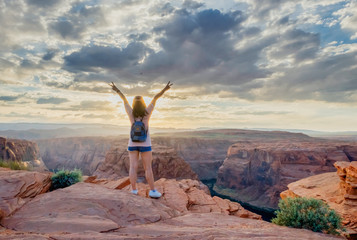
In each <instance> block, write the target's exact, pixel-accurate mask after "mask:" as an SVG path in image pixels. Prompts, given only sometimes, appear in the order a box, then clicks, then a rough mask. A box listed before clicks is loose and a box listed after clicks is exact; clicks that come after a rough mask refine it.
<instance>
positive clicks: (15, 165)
mask: <svg viewBox="0 0 357 240" xmlns="http://www.w3.org/2000/svg"><path fill="white" fill-rule="evenodd" d="M0 167H4V168H10V169H12V170H30V168H29V166H27V165H26V164H25V163H23V162H17V161H4V160H2V159H0Z"/></svg>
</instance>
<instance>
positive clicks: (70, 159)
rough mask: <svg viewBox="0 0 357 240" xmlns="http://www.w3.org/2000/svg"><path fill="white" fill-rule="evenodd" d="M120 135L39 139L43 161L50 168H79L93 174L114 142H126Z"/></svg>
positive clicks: (84, 172) (85, 173) (86, 173)
mask: <svg viewBox="0 0 357 240" xmlns="http://www.w3.org/2000/svg"><path fill="white" fill-rule="evenodd" d="M125 143H127V139H124V138H120V137H73V138H54V139H45V140H37V144H38V146H39V148H40V154H41V157H42V160H43V162H44V163H45V165H46V166H47V167H48V169H50V170H58V169H62V168H65V169H74V168H79V169H81V170H82V172H83V174H84V175H91V174H92V173H94V172H95V170H96V169H97V168H98V166H99V164H100V163H102V162H103V161H104V160H105V156H106V154H107V152H108V151H109V149H110V148H111V146H112V145H113V144H125Z"/></svg>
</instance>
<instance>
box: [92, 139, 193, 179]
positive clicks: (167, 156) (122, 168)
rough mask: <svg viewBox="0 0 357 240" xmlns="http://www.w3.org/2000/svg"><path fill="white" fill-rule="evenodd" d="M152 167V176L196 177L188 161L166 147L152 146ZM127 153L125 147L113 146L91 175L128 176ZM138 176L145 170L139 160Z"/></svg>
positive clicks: (113, 177) (100, 176)
mask: <svg viewBox="0 0 357 240" xmlns="http://www.w3.org/2000/svg"><path fill="white" fill-rule="evenodd" d="M153 148H154V151H153V163H152V169H153V173H154V177H155V178H156V179H159V178H178V179H180V178H181V179H182V178H190V179H197V174H196V173H194V172H193V171H192V169H191V167H190V165H189V164H188V163H186V162H185V160H184V159H182V158H181V157H179V156H178V155H177V152H176V151H175V150H174V149H172V148H168V147H163V146H157V145H156V146H154V147H153ZM129 166H130V164H129V154H128V152H127V150H126V147H123V146H119V147H118V146H116V147H113V148H112V149H111V150H110V151H109V152H108V153H107V155H106V157H105V161H104V162H103V163H102V164H101V165H100V166H99V167H98V169H97V170H96V171H95V173H94V174H93V175H96V176H98V177H99V178H107V179H117V178H120V177H125V176H128V173H129ZM138 176H139V177H140V176H141V177H144V176H145V171H144V168H143V165H142V162H141V160H140V161H139V168H138Z"/></svg>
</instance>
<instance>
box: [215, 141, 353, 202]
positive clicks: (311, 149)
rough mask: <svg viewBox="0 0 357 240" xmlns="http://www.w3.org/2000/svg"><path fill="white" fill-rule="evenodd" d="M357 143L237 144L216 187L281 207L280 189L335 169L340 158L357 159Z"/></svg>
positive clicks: (246, 199) (345, 159)
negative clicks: (279, 202) (279, 204)
mask: <svg viewBox="0 0 357 240" xmlns="http://www.w3.org/2000/svg"><path fill="white" fill-rule="evenodd" d="M356 151H357V144H348V145H346V144H338V143H333V142H328V141H325V142H324V141H320V142H319V141H317V142H299V141H296V142H294V143H291V142H287V141H283V142H282V141H278V142H260V143H256V142H242V143H236V144H233V145H232V146H231V147H230V148H229V150H228V154H227V158H226V159H225V160H224V163H223V165H222V166H221V167H220V169H219V172H218V178H217V182H216V185H215V187H214V190H215V191H216V192H218V193H220V194H222V195H226V196H230V197H232V198H234V199H237V200H240V201H243V202H247V203H250V204H252V205H254V206H258V207H262V208H273V209H274V208H277V204H278V201H279V194H280V192H282V191H284V190H286V189H287V185H288V184H289V183H292V182H294V181H297V180H299V179H302V178H305V177H309V176H312V175H316V174H319V173H324V172H331V171H335V168H334V166H333V163H335V162H336V161H345V162H350V160H355V159H356V157H357V156H356Z"/></svg>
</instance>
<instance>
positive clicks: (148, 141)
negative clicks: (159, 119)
mask: <svg viewBox="0 0 357 240" xmlns="http://www.w3.org/2000/svg"><path fill="white" fill-rule="evenodd" d="M124 106H125V111H126V113H127V114H128V117H129V120H130V126H131V125H133V123H134V122H135V120H140V119H141V118H136V119H135V120H134V116H133V109H132V108H131V106H130V105H129V103H125V104H124ZM145 110H146V112H147V114H146V116H145V117H144V118H143V120H142V121H143V123H144V124H145V128H146V130H147V138H146V141H145V142H133V141H132V140H131V137H130V133H129V143H128V146H129V147H151V139H150V131H149V119H150V117H151V113H152V112H153V110H154V104H152V103H150V104H149V106H147V108H146V109H145Z"/></svg>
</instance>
